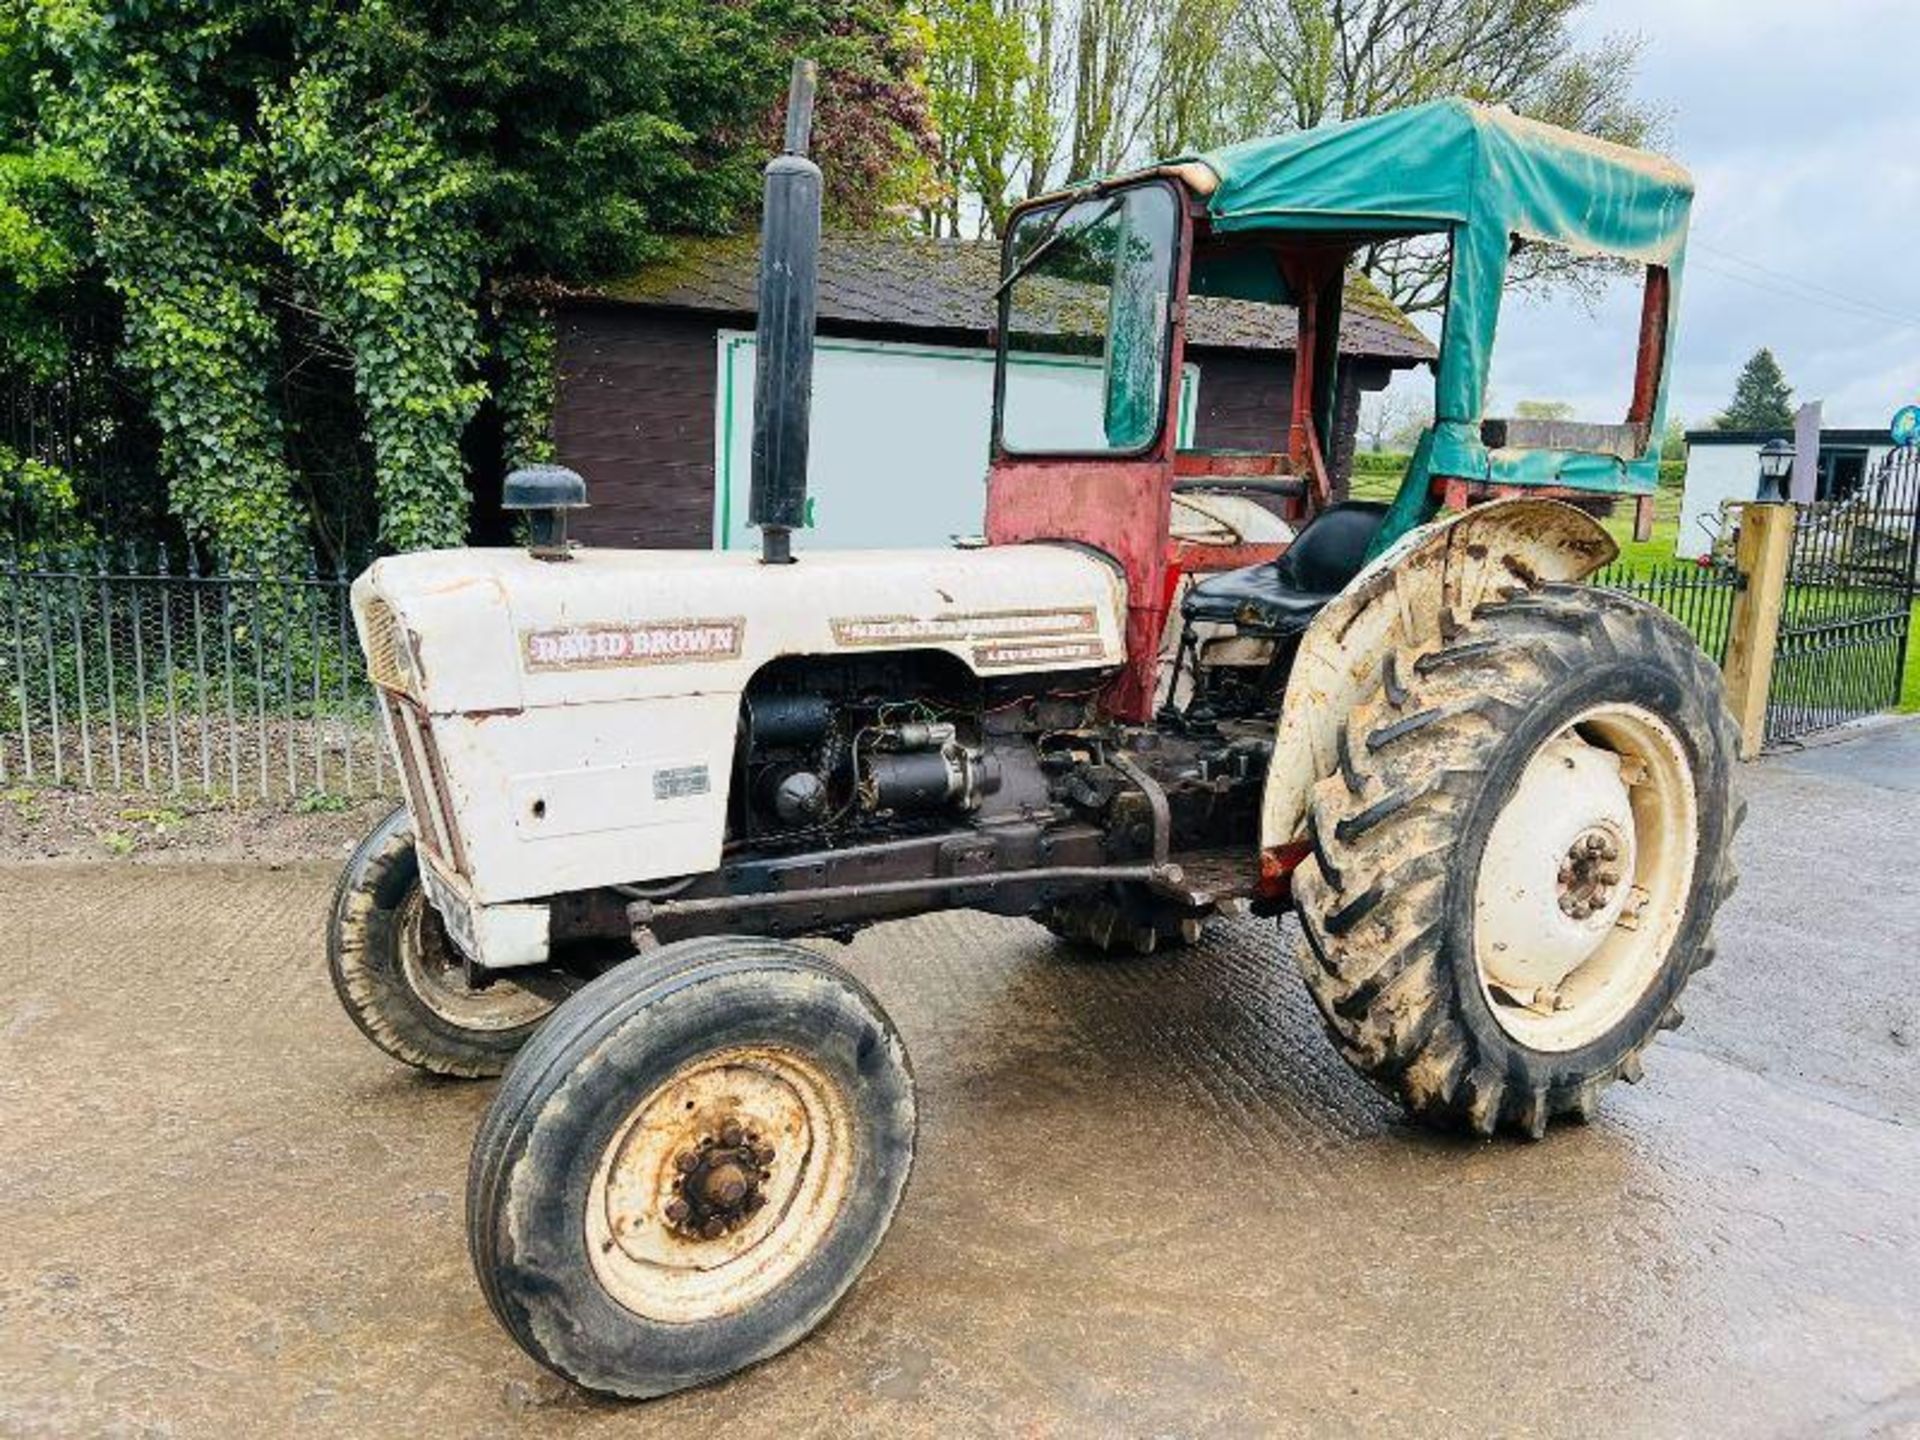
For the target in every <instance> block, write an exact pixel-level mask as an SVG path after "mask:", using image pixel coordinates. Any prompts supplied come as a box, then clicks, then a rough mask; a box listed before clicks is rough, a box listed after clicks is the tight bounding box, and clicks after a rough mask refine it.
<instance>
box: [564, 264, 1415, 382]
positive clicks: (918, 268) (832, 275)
mask: <svg viewBox="0 0 1920 1440" xmlns="http://www.w3.org/2000/svg"><path fill="white" fill-rule="evenodd" d="M758 267H759V239H758V237H756V236H753V235H739V236H729V237H726V238H722V239H705V238H688V239H683V240H681V241H680V242H678V244H677V245H676V247H675V253H674V255H673V256H672V258H670V259H667V260H664V261H661V262H660V263H658V264H655V265H650V266H648V267H647V268H646V269H644V270H641V271H640V272H638V273H637V274H634V275H631V276H628V277H627V278H625V279H622V280H616V281H611V282H608V283H606V284H602V285H598V286H593V287H590V288H587V289H581V290H573V291H569V292H568V294H569V295H570V296H572V297H574V298H578V299H584V300H601V301H610V302H615V303H623V304H632V305H645V306H650V307H660V308H663V309H676V310H705V311H713V312H719V313H725V314H730V315H751V314H752V313H753V311H754V305H755V291H756V285H757V276H758ZM999 269H1000V253H999V248H998V247H997V246H995V245H993V244H992V243H990V242H983V241H977V240H934V239H928V238H925V237H918V236H896V235H862V234H828V235H826V236H823V237H822V239H821V246H820V292H819V313H820V318H821V319H822V320H826V321H838V322H841V323H846V324H861V325H877V326H898V327H900V328H903V329H915V330H955V331H970V332H974V333H978V334H984V333H985V332H986V330H987V328H988V327H989V326H990V325H991V324H992V322H993V318H994V317H993V310H994V303H993V292H994V287H995V286H996V285H997V284H998V283H999ZM1294 327H1295V320H1294V312H1293V310H1292V309H1291V308H1290V307H1288V306H1284V305H1258V304H1252V303H1249V302H1247V301H1243V300H1221V299H1214V298H1210V297H1196V298H1195V299H1194V300H1193V302H1192V309H1191V314H1190V317H1189V319H1188V323H1187V343H1188V344H1190V345H1194V346H1200V347H1214V348H1219V349H1233V350H1280V351H1290V350H1292V349H1293V343H1294ZM1340 348H1341V350H1342V352H1343V353H1345V354H1348V355H1362V356H1367V357H1370V358H1374V359H1381V360H1387V361H1389V362H1398V363H1400V364H1403V365H1412V364H1417V363H1419V362H1421V361H1425V360H1431V359H1432V358H1433V356H1434V348H1433V343H1432V342H1431V341H1429V340H1428V339H1427V337H1426V336H1424V335H1422V334H1421V333H1420V332H1419V331H1418V330H1417V329H1415V328H1414V326H1413V324H1412V322H1411V321H1409V320H1408V319H1407V317H1406V316H1405V315H1403V314H1401V313H1400V311H1399V310H1398V309H1396V308H1395V307H1394V305H1393V303H1392V302H1391V301H1389V300H1388V299H1387V298H1386V297H1385V296H1384V295H1382V294H1381V293H1380V292H1379V291H1378V290H1376V289H1375V288H1374V287H1373V286H1372V285H1371V284H1369V283H1368V282H1367V281H1366V280H1365V279H1364V278H1363V277H1361V276H1359V275H1353V276H1350V277H1349V279H1348V282H1347V295H1346V304H1345V305H1344V306H1343V307H1342V313H1341V320H1340Z"/></svg>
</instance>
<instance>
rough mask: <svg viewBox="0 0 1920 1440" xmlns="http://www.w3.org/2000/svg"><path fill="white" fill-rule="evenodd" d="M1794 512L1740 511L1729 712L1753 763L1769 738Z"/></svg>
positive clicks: (1775, 508)
mask: <svg viewBox="0 0 1920 1440" xmlns="http://www.w3.org/2000/svg"><path fill="white" fill-rule="evenodd" d="M1793 519H1794V507H1793V506H1791V505H1766V504H1759V503H1755V504H1751V505H1743V506H1741V507H1740V543H1739V545H1738V547H1737V548H1736V550H1735V552H1734V563H1735V565H1736V566H1737V567H1738V568H1739V571H1740V581H1741V585H1740V593H1739V594H1738V595H1736V596H1734V599H1733V620H1732V624H1731V629H1730V632H1729V634H1728V636H1727V662H1726V682H1727V708H1728V709H1730V710H1731V711H1732V712H1733V718H1734V719H1735V720H1736V721H1737V722H1739V725H1740V758H1741V759H1742V760H1751V759H1752V758H1753V757H1754V756H1756V755H1758V754H1759V753H1760V747H1761V745H1763V744H1764V743H1765V742H1766V738H1767V692H1768V691H1769V690H1770V689H1771V688H1772V686H1773V656H1774V649H1775V647H1776V645H1777V644H1778V643H1779V639H1780V607H1781V602H1782V601H1783V600H1784V598H1785V596H1786V589H1787V556H1788V553H1789V552H1790V551H1791V549H1792V541H1793Z"/></svg>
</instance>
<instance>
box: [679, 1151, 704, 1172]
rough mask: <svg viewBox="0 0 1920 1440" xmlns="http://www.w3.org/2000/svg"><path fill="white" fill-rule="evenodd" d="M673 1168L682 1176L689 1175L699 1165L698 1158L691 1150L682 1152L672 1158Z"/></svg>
mask: <svg viewBox="0 0 1920 1440" xmlns="http://www.w3.org/2000/svg"><path fill="white" fill-rule="evenodd" d="M673 1164H674V1168H675V1169H677V1170H678V1171H679V1172H680V1173H681V1174H682V1175H691V1174H692V1173H693V1172H694V1170H695V1169H696V1168H697V1167H698V1166H699V1164H700V1157H699V1156H698V1155H696V1154H694V1153H693V1151H691V1150H682V1151H681V1152H680V1154H679V1155H677V1156H675V1157H674V1161H673Z"/></svg>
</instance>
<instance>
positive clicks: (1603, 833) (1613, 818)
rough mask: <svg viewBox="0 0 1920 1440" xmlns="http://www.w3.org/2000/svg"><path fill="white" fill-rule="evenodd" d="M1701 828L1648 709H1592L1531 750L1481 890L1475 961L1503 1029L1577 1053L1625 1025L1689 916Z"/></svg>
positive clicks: (1678, 753)
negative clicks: (1688, 903)
mask: <svg viewBox="0 0 1920 1440" xmlns="http://www.w3.org/2000/svg"><path fill="white" fill-rule="evenodd" d="M1699 829H1700V827H1699V801H1698V796H1697V795H1696V793H1695V790H1694V784H1693V768H1692V766H1691V765H1690V764H1689V763H1688V760H1687V752H1686V749H1685V747H1684V746H1683V745H1682V744H1681V741H1680V738H1679V736H1678V735H1676V734H1675V733H1674V730H1673V728H1672V727H1671V726H1670V725H1668V724H1667V722H1666V721H1665V720H1663V719H1661V718H1660V717H1659V716H1657V715H1655V714H1654V713H1653V712H1652V711H1650V710H1646V709H1643V708H1641V707H1640V706H1637V705H1625V704H1613V705H1600V706H1596V707H1594V708H1593V709H1591V710H1588V711H1586V712H1584V713H1582V714H1581V715H1579V716H1577V717H1575V719H1574V720H1573V722H1572V723H1571V724H1569V725H1568V726H1567V727H1566V728H1565V729H1564V730H1562V731H1561V732H1560V733H1559V734H1557V735H1555V736H1554V737H1553V738H1552V739H1551V740H1549V741H1548V742H1547V743H1546V744H1544V745H1542V746H1541V747H1540V749H1539V750H1538V751H1536V752H1535V754H1534V756H1533V759H1532V760H1531V761H1529V762H1528V764H1527V768H1526V769H1525V771H1523V772H1522V774H1521V776H1520V782H1519V784H1517V785H1516V786H1515V787H1514V791H1513V794H1512V795H1511V796H1510V797H1508V799H1507V802H1506V804H1505V805H1504V806H1502V807H1501V810H1500V814H1499V815H1498V816H1497V817H1496V818H1495V820H1494V824H1493V828H1492V829H1491V830H1490V831H1489V832H1488V835H1487V844H1486V848H1485V849H1484V850H1483V851H1482V853H1481V858H1480V871H1479V875H1478V876H1477V877H1476V880H1475V886H1474V917H1473V923H1474V946H1473V948H1474V964H1475V968H1476V970H1477V972H1478V976H1479V982H1480V989H1481V993H1482V995H1483V996H1484V997H1485V999H1486V1001H1487V1004H1488V1006H1489V1007H1490V1008H1491V1010H1492V1012H1493V1016H1494V1019H1495V1020H1496V1021H1497V1022H1498V1023H1499V1025H1500V1027H1501V1028H1502V1029H1503V1030H1505V1031H1506V1032H1507V1033H1508V1034H1509V1035H1511V1036H1512V1037H1513V1038H1514V1039H1515V1040H1518V1041H1519V1042H1520V1043H1521V1044H1523V1045H1525V1046H1528V1047H1529V1048H1531V1049H1535V1050H1550V1051H1560V1050H1573V1049H1576V1048H1578V1047H1579V1046H1582V1045H1585V1044H1588V1043H1590V1042H1591V1041H1593V1040H1596V1039H1598V1038H1599V1037H1600V1036H1602V1035H1604V1034H1606V1033H1607V1032H1608V1031H1609V1030H1611V1029H1612V1028H1613V1027H1614V1026H1615V1025H1617V1024H1618V1023H1619V1022H1620V1021H1621V1020H1622V1019H1624V1018H1625V1017H1626V1015H1627V1014H1628V1013H1629V1012H1630V1011H1631V1010H1632V1009H1633V1007H1634V1006H1635V1005H1636V1004H1637V1003H1638V1002H1639V1001H1640V999H1641V997H1642V996H1644V995H1645V994H1646V991H1647V988H1648V987H1649V986H1650V985H1651V984H1653V982H1654V979H1655V978H1656V977H1657V976H1658V975H1659V973H1660V969H1661V966H1662V964H1663V963H1664V961H1665V960H1666V957H1667V952H1668V951H1669V950H1670V949H1671V948H1672V945H1673V941H1674V938H1675V936H1676V935H1677V934H1678V933H1679V929H1680V924H1681V921H1682V920H1683V919H1685V917H1686V910H1687V897H1688V894H1689V893H1690V891H1691V889H1692V884H1693V867H1694V858H1695V853H1696V851H1697V849H1698V847H1699Z"/></svg>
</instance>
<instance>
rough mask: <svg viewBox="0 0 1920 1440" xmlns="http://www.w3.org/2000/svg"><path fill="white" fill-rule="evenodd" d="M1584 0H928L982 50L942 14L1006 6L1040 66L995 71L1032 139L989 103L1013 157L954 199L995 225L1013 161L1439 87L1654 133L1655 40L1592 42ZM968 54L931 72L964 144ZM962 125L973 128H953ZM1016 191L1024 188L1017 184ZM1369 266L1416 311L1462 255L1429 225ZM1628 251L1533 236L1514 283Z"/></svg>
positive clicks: (1067, 165)
mask: <svg viewBox="0 0 1920 1440" xmlns="http://www.w3.org/2000/svg"><path fill="white" fill-rule="evenodd" d="M1587 4H1588V0H1422V3H1419V4H1412V3H1409V0H1162V3H1146V0H979V3H978V4H976V5H972V6H966V5H960V4H958V3H956V0H945V3H932V0H929V3H928V4H927V5H926V6H925V8H926V9H927V11H928V14H929V16H930V19H931V22H932V26H933V31H934V42H933V46H934V51H935V53H936V55H939V54H940V53H941V52H942V50H943V48H944V47H947V46H950V45H951V46H956V47H958V48H959V50H960V51H962V52H965V53H974V47H975V46H976V45H977V44H978V42H979V38H980V31H979V30H978V29H977V28H976V27H975V26H974V25H973V24H972V23H971V22H962V23H959V24H957V25H955V24H953V23H951V22H950V21H948V20H943V18H942V15H943V13H944V12H951V11H954V10H956V9H958V10H970V11H983V10H984V11H990V12H991V13H992V15H993V17H994V24H995V26H996V27H998V28H997V30H996V39H995V44H996V45H997V44H1000V43H1002V41H1003V39H1004V36H1005V35H1010V34H1012V33H1014V32H1016V31H1017V32H1018V33H1019V35H1021V36H1022V37H1023V39H1024V46H1023V57H1022V58H1023V59H1024V62H1025V63H1024V64H1021V65H1015V66H1013V67H1011V68H1008V69H1004V70H1000V71H996V72H995V79H996V81H997V83H999V84H1001V85H1004V86H1006V87H1007V88H1008V89H1009V91H1010V92H1011V97H1012V98H1011V101H1010V106H1011V109H1012V110H1013V111H1014V112H1015V113H1016V114H1018V115H1020V116H1021V117H1022V119H1021V121H1020V125H1019V129H1020V131H1021V134H1020V138H1018V139H1013V138H1011V137H1010V136H1009V135H1008V133H1007V128H1008V127H1007V125H1006V122H1005V119H1004V115H1003V112H1002V111H1001V110H1000V109H999V108H995V109H994V110H993V111H992V112H991V116H992V119H991V124H992V126H993V132H994V133H993V137H992V139H991V140H990V141H989V142H988V148H989V149H990V150H992V151H993V152H994V153H995V154H997V155H999V156H1001V157H1003V158H1004V160H1005V163H1002V164H998V165H995V166H989V167H984V168H981V169H978V170H975V171H972V172H963V171H961V170H959V169H955V170H953V171H952V172H951V176H952V179H953V181H954V183H956V184H957V185H959V186H960V188H961V196H960V199H959V200H958V201H957V202H956V204H955V205H953V206H951V207H949V210H948V211H947V212H946V213H947V215H948V216H951V215H952V214H956V213H968V212H970V211H972V210H977V211H978V212H979V214H980V215H981V216H982V220H983V225H982V228H983V229H986V230H989V231H992V230H996V229H997V228H998V223H999V218H1000V217H1001V216H1002V215H1003V214H1004V211H1005V208H1006V200H1007V197H1008V191H1009V188H1010V187H1009V177H1011V176H1015V175H1021V176H1023V177H1024V179H1025V182H1026V183H1025V186H1024V193H1026V194H1028V195H1032V194H1037V193H1039V192H1040V191H1042V190H1044V189H1047V188H1049V187H1050V186H1054V185H1059V184H1062V183H1064V182H1067V181H1070V180H1076V179H1081V178H1085V177H1087V176H1090V175H1094V174H1099V173H1104V172H1110V171H1113V170H1116V169H1119V168H1122V167H1124V166H1126V165H1130V164H1135V163H1141V162H1144V161H1146V160H1149V159H1152V158H1160V157H1166V156H1170V155H1176V154H1181V153H1187V152H1192V151H1196V150H1203V149H1205V148H1207V147H1209V146H1212V145H1216V144H1220V143H1223V142H1226V141H1231V140H1239V139H1246V138H1248V137H1251V136H1254V135H1259V134H1270V133H1279V132H1287V131H1293V130H1303V129H1310V128H1312V127H1313V126H1316V125H1321V124H1326V123H1330V122H1333V121H1338V120H1352V119H1357V118H1359V117H1362V116H1366V115H1377V114H1380V113H1382V112H1383V111H1386V110H1392V109H1397V108H1400V107H1402V106H1407V105H1415V104H1419V103H1421V102H1422V101H1426V100H1433V99H1437V98H1440V97H1442V96H1449V95H1466V96H1469V97H1471V98H1473V99H1476V100H1482V101H1487V102H1495V103H1504V104H1508V105H1511V106H1513V107H1514V108H1515V109H1516V110H1518V111H1520V112H1521V113H1522V114H1525V115H1530V116H1532V117H1534V118H1535V119H1539V120H1545V121H1548V122H1550V123H1552V124H1556V125H1563V126H1566V127H1568V128H1570V129H1574V130H1580V131H1584V132H1585V133H1587V134H1591V135H1597V136H1601V137H1603V138H1605V139H1609V140H1615V141H1619V142H1621V143H1623V144H1628V145H1643V144H1647V143H1649V142H1650V141H1652V140H1653V139H1654V138H1655V137H1656V135H1657V133H1658V130H1659V128H1660V118H1661V117H1660V116H1659V115H1658V113H1657V112H1655V111H1654V110H1652V109H1650V108H1649V107H1647V106H1646V105H1644V104H1642V103H1641V102H1639V101H1638V100H1636V99H1635V98H1634V95H1633V79H1634V70H1635V67H1636V65H1637V63H1638V59H1639V54H1640V42H1639V41H1638V40H1635V39H1632V38H1626V37H1618V36H1610V37H1606V38H1603V39H1601V40H1600V41H1598V42H1596V43H1593V44H1591V45H1585V46H1583V45H1581V44H1580V43H1578V42H1577V41H1576V40H1575V39H1574V36H1573V29H1572V25H1573V21H1574V19H1575V18H1576V17H1577V16H1578V15H1579V13H1580V12H1581V11H1582V10H1583V9H1585V8H1586V5H1587ZM973 78H974V77H973V72H971V71H969V70H966V69H965V68H964V67H962V68H960V69H958V70H947V69H943V67H942V66H941V65H940V64H938V63H936V65H935V66H934V68H933V70H932V72H931V73H930V85H931V88H932V90H933V94H934V108H935V110H936V112H937V113H938V114H939V116H940V117H941V119H940V123H941V127H942V135H943V141H942V143H943V145H944V146H946V147H949V148H952V149H957V150H965V149H967V148H968V146H969V145H970V144H971V143H972V133H973V132H972V131H971V130H970V129H969V128H968V127H970V126H971V125H972V124H973V122H974V118H975V116H976V115H977V114H978V113H979V112H977V111H975V110H973V109H970V108H969V107H968V106H967V105H965V104H962V103H958V101H959V98H960V97H959V95H955V94H951V93H950V91H951V87H953V86H955V85H960V86H961V87H962V90H961V92H960V93H961V94H964V93H965V91H964V87H965V85H966V84H969V83H971V81H972V79H973ZM954 125H959V126H961V127H962V130H963V131H964V132H965V133H962V134H955V133H954V132H953V131H952V130H951V129H950V127H951V126H954ZM1015 188H1018V187H1015ZM1360 264H1361V268H1363V269H1364V270H1365V271H1366V272H1367V274H1368V275H1369V276H1370V277H1371V278H1372V279H1373V280H1374V281H1375V283H1376V284H1378V285H1379V286H1380V287H1381V288H1382V289H1383V290H1385V291H1386V292H1387V294H1388V295H1389V297H1390V298H1392V300H1393V301H1394V302H1395V303H1396V304H1397V305H1399V306H1400V307H1401V308H1402V309H1405V310H1409V311H1420V310H1433V309H1437V308H1439V307H1440V306H1441V305H1442V304H1444V302H1445V297H1446V278H1447V256H1446V251H1445V247H1444V245H1443V244H1440V243H1437V242H1436V241H1434V240H1432V239H1424V240H1413V241H1404V240H1403V241H1394V242H1390V243H1383V244H1379V245H1374V246H1370V247H1368V248H1367V249H1365V250H1364V251H1363V252H1362V253H1361V256H1360ZM1618 269H1619V267H1617V266H1613V265H1610V264H1608V263H1607V262H1605V261H1595V260H1593V259H1590V258H1585V257H1578V256H1573V255H1571V254H1569V253H1567V252H1565V251H1562V250H1559V249H1557V248H1556V247H1553V246H1544V245H1531V246H1527V247H1525V248H1524V249H1523V250H1522V251H1521V252H1520V253H1519V254H1518V255H1517V256H1516V257H1515V258H1514V261H1513V263H1512V266H1511V268H1510V284H1511V286H1512V287H1513V288H1515V289H1516V290H1519V291H1522V292H1529V293H1537V292H1541V291H1544V290H1548V289H1555V288H1559V289H1566V288H1571V289H1573V290H1574V291H1575V292H1576V293H1578V294H1581V295H1583V296H1586V297H1589V298H1591V297H1592V296H1594V295H1596V294H1597V293H1598V291H1599V290H1600V288H1601V287H1602V286H1604V285H1605V284H1606V282H1607V280H1608V278H1609V277H1610V276H1611V275H1613V274H1615V273H1618Z"/></svg>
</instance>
